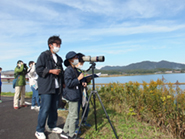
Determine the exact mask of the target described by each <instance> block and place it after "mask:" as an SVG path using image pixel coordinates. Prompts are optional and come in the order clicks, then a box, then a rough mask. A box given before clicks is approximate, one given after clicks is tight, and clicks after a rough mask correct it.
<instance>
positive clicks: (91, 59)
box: [82, 56, 105, 62]
mask: <svg viewBox="0 0 185 139" xmlns="http://www.w3.org/2000/svg"><path fill="white" fill-rule="evenodd" d="M82 59H83V61H86V62H104V61H105V57H104V56H95V57H91V56H83V57H82Z"/></svg>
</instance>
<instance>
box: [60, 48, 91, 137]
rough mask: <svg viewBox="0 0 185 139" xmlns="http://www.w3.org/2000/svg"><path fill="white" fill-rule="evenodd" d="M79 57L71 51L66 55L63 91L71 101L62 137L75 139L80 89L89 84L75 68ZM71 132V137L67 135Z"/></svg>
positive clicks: (65, 96) (64, 95)
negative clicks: (81, 86)
mask: <svg viewBox="0 0 185 139" xmlns="http://www.w3.org/2000/svg"><path fill="white" fill-rule="evenodd" d="M78 62H79V61H78V56H77V55H76V53H75V52H73V51H70V52H68V53H67V55H66V60H65V61H64V65H65V66H66V67H67V68H66V70H65V72H64V81H65V88H64V91H63V97H64V98H65V99H67V100H68V101H69V113H68V116H67V119H66V122H65V125H64V128H63V131H62V133H61V137H63V138H68V139H73V138H75V137H76V135H75V123H76V120H77V118H78V100H79V97H80V90H79V87H80V85H81V84H82V85H83V86H87V83H85V82H83V81H82V80H83V77H84V76H83V73H81V74H80V73H79V72H78V71H77V69H76V68H75V65H77V64H78ZM68 132H69V135H68V134H67V133H68Z"/></svg>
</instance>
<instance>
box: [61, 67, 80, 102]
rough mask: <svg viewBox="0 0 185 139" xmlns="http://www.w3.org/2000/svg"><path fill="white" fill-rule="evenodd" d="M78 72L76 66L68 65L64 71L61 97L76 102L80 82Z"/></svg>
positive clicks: (78, 95) (78, 96)
mask: <svg viewBox="0 0 185 139" xmlns="http://www.w3.org/2000/svg"><path fill="white" fill-rule="evenodd" d="M78 76H79V72H78V71H77V69H76V68H72V67H71V66H68V67H67V68H66V70H65V72H64V81H65V88H64V89H63V97H64V98H65V99H67V100H69V101H73V102H76V101H78V100H79V98H80V88H79V87H80V84H81V82H80V81H78V79H77V78H78Z"/></svg>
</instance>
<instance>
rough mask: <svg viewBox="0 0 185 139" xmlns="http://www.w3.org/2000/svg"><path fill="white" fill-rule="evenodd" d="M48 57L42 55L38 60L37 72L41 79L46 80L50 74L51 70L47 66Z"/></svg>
mask: <svg viewBox="0 0 185 139" xmlns="http://www.w3.org/2000/svg"><path fill="white" fill-rule="evenodd" d="M46 60H47V58H46V55H45V54H44V53H41V55H40V56H39V58H38V59H37V64H36V72H37V74H38V75H39V76H40V77H43V78H45V77H46V76H47V75H48V74H49V70H50V69H48V68H47V66H46Z"/></svg>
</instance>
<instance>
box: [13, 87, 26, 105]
mask: <svg viewBox="0 0 185 139" xmlns="http://www.w3.org/2000/svg"><path fill="white" fill-rule="evenodd" d="M19 95H20V96H21V100H20V106H21V105H25V86H16V87H15V94H14V104H13V106H14V107H18V102H19Z"/></svg>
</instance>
